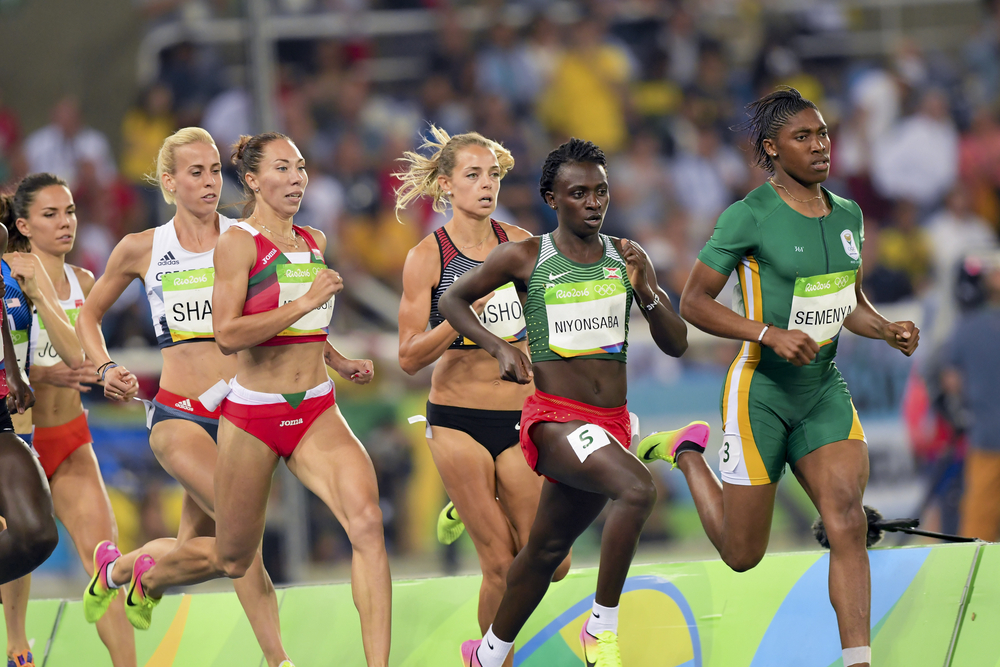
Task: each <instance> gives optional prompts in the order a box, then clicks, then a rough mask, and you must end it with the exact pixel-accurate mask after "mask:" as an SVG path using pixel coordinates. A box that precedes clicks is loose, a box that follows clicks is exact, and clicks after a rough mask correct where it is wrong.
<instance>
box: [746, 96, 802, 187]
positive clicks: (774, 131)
mask: <svg viewBox="0 0 1000 667" xmlns="http://www.w3.org/2000/svg"><path fill="white" fill-rule="evenodd" d="M746 108H747V115H748V116H750V119H749V120H747V121H744V122H743V123H740V124H739V125H736V126H734V127H732V128H730V129H732V130H736V131H745V132H747V133H748V134H749V135H750V143H751V146H752V147H753V157H754V164H755V165H756V166H758V167H760V168H761V169H765V170H767V171H769V172H771V173H774V164H772V162H771V156H770V155H768V154H767V151H765V150H764V140H765V139H771V140H772V141H773V140H774V138H775V137H777V136H778V132H779V131H780V130H781V128H782V127H784V126H785V124H786V123H787V122H788V121H789V119H791V117H792V116H794V115H795V114H797V113H799V112H800V111H803V110H805V109H816V110H817V111H819V109H818V108H817V107H816V105H815V104H813V103H812V102H811V101H810V100H807V99H806V98H804V97H802V94H801V93H799V91H797V90H795V89H794V88H791V87H789V86H780V87H779V88H778V89H777V90H775V91H774V92H773V93H770V94H768V95H765V96H764V97H762V98H760V99H759V100H757V101H756V102H751V103H750V104H748V105H747V107H746Z"/></svg>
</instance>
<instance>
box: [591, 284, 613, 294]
mask: <svg viewBox="0 0 1000 667" xmlns="http://www.w3.org/2000/svg"><path fill="white" fill-rule="evenodd" d="M617 291H618V285H615V284H614V283H612V284H610V285H606V284H604V283H597V284H596V285H594V292H596V293H597V294H598V295H600V296H611V295H612V294H614V293H615V292H617Z"/></svg>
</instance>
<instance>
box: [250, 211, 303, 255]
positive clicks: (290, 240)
mask: <svg viewBox="0 0 1000 667" xmlns="http://www.w3.org/2000/svg"><path fill="white" fill-rule="evenodd" d="M250 217H251V218H252V219H253V221H254V222H255V223H256V224H257V225H258V226H259V227H260V228H261V229H263V230H264V231H265V232H267V233H268V234H270V235H271V236H273V237H274V238H276V239H278V240H279V241H281V242H282V243H284V244H286V245H290V246H292V247H293V248H295V249H296V250H298V249H299V239H298V235H297V234H296V233H295V228H294V227H293V228H292V235H291V237H288V236H281V235H280V234H277V233H275V232H272V231H271V230H270V229H268V228H267V227H265V226H264V223H263V222H261V221H260V220H258V219H257V213H256V212H254V214H253V215H251V216H250Z"/></svg>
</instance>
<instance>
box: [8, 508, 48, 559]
mask: <svg viewBox="0 0 1000 667" xmlns="http://www.w3.org/2000/svg"><path fill="white" fill-rule="evenodd" d="M7 530H8V531H9V532H10V536H11V537H12V538H13V540H12V542H13V544H14V545H15V547H14V548H15V549H16V551H17V552H18V558H17V559H18V560H20V561H22V562H23V563H24V564H25V566H26V568H27V569H28V570H29V571H30V570H33V569H35V568H36V567H38V566H39V565H41V564H42V563H44V562H45V559H47V558H48V557H49V556H50V555H51V554H52V552H53V551H55V548H56V544H58V543H59V530H58V529H57V528H56V522H55V520H54V519H53V518H52V517H51V516H50V515H47V514H32V515H30V516H27V517H24V519H23V520H17V519H13V518H12V519H11V520H10V521H9V523H8V525H7ZM29 563H30V564H31V565H30V567H29V566H28V564H29Z"/></svg>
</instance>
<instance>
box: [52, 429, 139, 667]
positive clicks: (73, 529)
mask: <svg viewBox="0 0 1000 667" xmlns="http://www.w3.org/2000/svg"><path fill="white" fill-rule="evenodd" d="M51 485H52V502H53V504H54V505H55V510H56V516H57V517H59V520H60V521H62V523H63V525H64V526H66V530H67V531H68V532H69V534H70V537H72V538H73V544H75V545H76V550H77V553H78V554H79V556H80V561H81V562H82V563H83V567H84V569H85V570H86V571H87V574H88V575H90V576H93V574H94V561H93V555H94V548H95V547H97V545H98V543H100V542H102V541H103V540H111V541H112V542H114V541H117V539H118V525H117V523H116V522H115V515H114V512H113V511H112V510H111V501H110V500H109V499H108V492H107V490H106V489H105V488H104V480H103V479H102V478H101V471H100V468H98V466H97V457H96V456H94V450H93V448H92V447H91V446H90V445H84V446H83V447H80V448H79V449H77V450H76V451H74V452H73V453H72V454H70V455H69V456H68V457H67V458H66V460H65V461H63V462H62V464H61V465H60V466H59V468H58V469H57V470H56V472H55V474H54V475H53V476H52V480H51ZM97 633H98V634H99V635H100V637H101V641H103V642H104V645H105V646H106V647H107V648H108V653H110V654H111V662H112V663H113V664H114V666H115V667H133V666H134V665H135V664H136V656H135V634H134V631H133V630H132V626H131V625H130V624H129V622H128V620H127V619H126V618H125V608H124V607H123V606H122V600H121V599H115V600H114V601H113V602H112V603H111V606H110V607H108V611H107V612H106V613H105V614H104V616H103V618H101V620H100V621H98V622H97Z"/></svg>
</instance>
